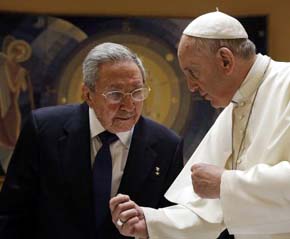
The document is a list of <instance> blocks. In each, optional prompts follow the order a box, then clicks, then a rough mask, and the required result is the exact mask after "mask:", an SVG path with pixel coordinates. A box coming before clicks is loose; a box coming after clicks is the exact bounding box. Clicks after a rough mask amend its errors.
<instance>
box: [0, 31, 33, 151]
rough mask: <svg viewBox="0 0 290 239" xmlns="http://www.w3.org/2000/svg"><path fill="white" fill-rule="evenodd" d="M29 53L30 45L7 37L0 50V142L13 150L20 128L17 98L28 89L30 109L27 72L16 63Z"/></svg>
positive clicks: (29, 88) (20, 61)
mask: <svg viewBox="0 0 290 239" xmlns="http://www.w3.org/2000/svg"><path fill="white" fill-rule="evenodd" d="M30 56H31V47H30V45H29V44H28V43H27V42H26V41H24V40H16V39H15V38H14V37H11V36H7V37H5V39H4V41H3V46H2V51H1V52H0V145H1V146H2V147H4V148H7V149H11V150H12V149H13V148H14V146H15V144H16V141H17V138H18V135H19V132H20V127H21V113H20V109H19V105H18V97H19V94H20V92H21V91H27V90H28V91H29V96H30V97H29V98H30V103H31V108H34V103H33V93H32V87H31V83H30V80H29V72H28V71H27V70H26V69H25V68H24V67H23V66H21V64H20V63H23V62H25V61H27V60H28V59H29V58H30Z"/></svg>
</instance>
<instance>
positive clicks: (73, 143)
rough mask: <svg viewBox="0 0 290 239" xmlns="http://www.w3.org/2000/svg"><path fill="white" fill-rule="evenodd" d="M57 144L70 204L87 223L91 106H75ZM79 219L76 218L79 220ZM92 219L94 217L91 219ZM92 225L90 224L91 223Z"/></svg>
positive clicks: (89, 192)
mask: <svg viewBox="0 0 290 239" xmlns="http://www.w3.org/2000/svg"><path fill="white" fill-rule="evenodd" d="M74 112H75V113H73V114H72V115H71V117H70V119H68V121H67V122H66V124H65V125H64V130H63V135H62V136H61V137H60V138H59V141H58V152H59V160H60V162H61V169H62V173H63V177H64V187H65V188H64V190H67V191H68V197H69V200H68V204H70V205H71V206H72V209H74V210H75V211H74V213H75V214H80V215H78V216H79V218H82V221H83V223H82V224H84V225H85V223H91V222H92V220H90V222H89V219H91V218H92V215H93V214H92V212H93V210H92V170H91V160H90V129H89V116H88V106H87V105H86V104H82V105H80V106H76V110H75V111H74ZM78 216H77V217H78ZM90 216H91V217H90ZM88 225H89V224H88Z"/></svg>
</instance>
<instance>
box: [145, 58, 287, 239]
mask: <svg viewBox="0 0 290 239" xmlns="http://www.w3.org/2000/svg"><path fill="white" fill-rule="evenodd" d="M257 90H258V91H257ZM256 92H257V95H256V98H255V94H256ZM254 98H255V100H253V99H254ZM233 101H235V102H236V103H231V104H230V105H229V106H227V107H226V108H225V109H224V110H223V112H222V113H221V114H220V116H219V117H218V119H217V120H216V122H215V124H214V125H213V126H212V128H211V129H210V130H209V132H208V133H207V135H206V136H205V137H204V139H203V140H202V142H201V143H200V145H199V146H198V148H197V149H196V151H195V152H194V154H193V155H192V157H191V158H190V160H189V161H188V162H187V164H186V165H185V167H184V169H183V170H182V172H181V173H180V175H179V176H178V177H177V179H176V180H175V182H174V183H173V184H172V186H171V187H170V188H169V190H168V191H167V193H166V195H165V196H166V197H167V199H169V200H170V201H172V202H175V203H178V205H176V206H172V207H167V208H163V209H158V210H156V209H150V208H143V209H144V213H145V217H146V222H147V226H148V231H149V236H150V239H153V238H154V239H157V238H158V239H214V238H217V237H218V235H219V233H220V232H221V231H222V230H223V229H224V228H228V230H229V232H230V233H231V234H234V235H235V238H236V239H266V238H267V239H274V238H275V239H286V238H287V239H290V163H289V162H290V104H289V101H290V63H283V62H276V61H273V60H271V59H270V58H269V57H267V56H263V55H261V54H258V55H257V59H256V61H255V63H254V65H253V66H252V68H251V70H250V72H249V73H248V75H247V77H246V79H245V80H244V82H243V84H242V86H241V87H240V89H239V90H238V91H237V93H236V94H235V96H234V98H233ZM251 107H252V108H253V109H252V113H251V114H250V116H249V112H250V111H251V110H250V109H251ZM248 119H249V121H248ZM247 121H248V124H247ZM232 135H233V137H232ZM243 135H244V136H245V138H244V140H242V138H243ZM232 138H234V140H233V141H232ZM240 146H241V147H240ZM239 148H240V150H239ZM238 151H240V152H238ZM232 152H233V153H232ZM197 162H203V163H210V164H214V165H217V166H220V167H225V168H227V169H231V168H232V167H233V168H235V169H237V170H226V171H225V172H224V173H223V175H222V182H221V195H220V199H201V198H199V196H197V195H196V194H195V193H194V192H193V188H192V182H191V172H190V168H191V166H192V165H193V164H194V163H197Z"/></svg>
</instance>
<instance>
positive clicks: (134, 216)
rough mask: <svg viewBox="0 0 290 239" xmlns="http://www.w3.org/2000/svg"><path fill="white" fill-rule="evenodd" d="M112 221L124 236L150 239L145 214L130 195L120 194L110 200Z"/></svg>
mask: <svg viewBox="0 0 290 239" xmlns="http://www.w3.org/2000/svg"><path fill="white" fill-rule="evenodd" d="M110 210H111V214H112V221H113V223H114V224H115V226H116V227H117V229H118V230H119V232H120V233H121V234H122V235H124V236H131V237H139V238H140V239H141V238H148V231H147V227H146V221H145V217H144V213H143V210H142V208H141V207H139V206H138V205H137V204H136V203H135V202H134V201H132V200H130V198H129V196H128V195H124V194H118V195H117V196H116V197H113V198H112V199H111V200H110Z"/></svg>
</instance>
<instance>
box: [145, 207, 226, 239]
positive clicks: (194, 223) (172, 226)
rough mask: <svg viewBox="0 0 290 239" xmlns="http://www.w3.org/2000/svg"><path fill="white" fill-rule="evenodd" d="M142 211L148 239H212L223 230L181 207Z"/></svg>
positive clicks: (222, 227) (222, 226)
mask: <svg viewBox="0 0 290 239" xmlns="http://www.w3.org/2000/svg"><path fill="white" fill-rule="evenodd" d="M142 209H143V211H144V214H145V219H146V223H147V228H148V233H149V238H150V239H177V238H178V239H188V238H198V239H213V238H217V237H218V236H219V234H220V233H221V232H222V231H223V230H224V229H225V227H224V225H223V224H221V223H208V222H206V221H204V220H203V219H201V218H200V217H199V216H197V215H196V214H195V213H194V212H193V211H192V210H190V209H189V208H186V207H184V206H182V205H175V206H171V207H166V208H160V209H152V208H147V207H143V208H142Z"/></svg>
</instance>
